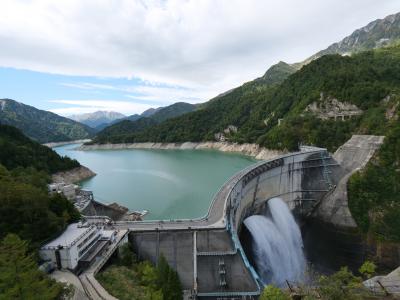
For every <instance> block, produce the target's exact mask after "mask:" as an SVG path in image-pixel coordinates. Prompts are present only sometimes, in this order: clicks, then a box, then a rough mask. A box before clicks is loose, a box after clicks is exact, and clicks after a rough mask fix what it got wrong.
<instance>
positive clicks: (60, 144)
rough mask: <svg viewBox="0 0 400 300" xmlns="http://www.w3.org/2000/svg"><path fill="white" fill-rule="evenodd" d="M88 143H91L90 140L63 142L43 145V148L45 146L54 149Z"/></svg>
mask: <svg viewBox="0 0 400 300" xmlns="http://www.w3.org/2000/svg"><path fill="white" fill-rule="evenodd" d="M90 141H91V140H90V139H85V140H74V141H65V142H52V143H46V144H43V146H47V147H49V148H54V147H59V146H64V145H70V144H83V143H87V142H90Z"/></svg>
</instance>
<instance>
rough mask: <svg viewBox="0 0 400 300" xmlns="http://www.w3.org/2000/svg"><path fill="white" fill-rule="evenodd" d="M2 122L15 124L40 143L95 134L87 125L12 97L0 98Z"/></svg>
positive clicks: (87, 136) (76, 138)
mask: <svg viewBox="0 0 400 300" xmlns="http://www.w3.org/2000/svg"><path fill="white" fill-rule="evenodd" d="M0 124H7V125H12V126H15V127H17V128H19V129H20V130H21V131H22V132H23V133H24V134H25V135H26V136H29V137H30V138H32V139H34V140H36V141H38V142H40V143H47V142H61V141H70V140H79V139H85V138H89V137H91V136H92V135H93V134H94V129H92V128H90V127H88V126H86V125H83V124H81V123H78V122H75V121H73V120H70V119H68V118H64V117H61V116H59V115H56V114H54V113H52V112H48V111H44V110H40V109H36V108H34V107H32V106H29V105H25V104H22V103H20V102H17V101H14V100H11V99H0Z"/></svg>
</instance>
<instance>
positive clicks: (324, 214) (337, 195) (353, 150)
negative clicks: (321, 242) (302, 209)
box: [313, 135, 384, 228]
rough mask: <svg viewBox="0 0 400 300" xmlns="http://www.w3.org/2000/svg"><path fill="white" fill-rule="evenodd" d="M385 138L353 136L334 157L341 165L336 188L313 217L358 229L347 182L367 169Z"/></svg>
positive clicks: (322, 202) (321, 203) (326, 197)
mask: <svg viewBox="0 0 400 300" xmlns="http://www.w3.org/2000/svg"><path fill="white" fill-rule="evenodd" d="M383 139H384V137H383V136H371V135H353V136H352V137H351V139H350V140H348V141H347V142H346V143H345V144H344V145H342V146H341V147H339V149H338V150H337V151H336V152H335V154H334V155H333V158H334V159H335V160H336V161H337V162H338V163H339V164H340V167H341V170H340V172H341V173H340V174H337V177H339V178H340V180H339V182H338V183H337V184H336V188H335V189H334V190H332V191H331V192H330V193H328V194H327V195H326V196H325V197H324V199H323V200H322V201H321V202H320V203H319V205H318V208H317V209H316V210H315V211H314V212H313V217H315V218H317V219H320V220H322V221H324V222H327V223H331V224H333V225H336V226H342V227H350V228H356V227H357V225H356V223H355V221H354V219H353V217H352V216H351V213H350V210H349V207H348V198H347V182H348V180H349V178H350V177H351V175H353V174H354V173H355V172H357V171H358V170H360V169H362V168H363V167H365V165H366V164H367V163H368V161H369V160H370V159H371V157H372V156H373V155H374V153H375V151H376V150H377V149H378V148H379V147H380V146H381V145H382V143H383Z"/></svg>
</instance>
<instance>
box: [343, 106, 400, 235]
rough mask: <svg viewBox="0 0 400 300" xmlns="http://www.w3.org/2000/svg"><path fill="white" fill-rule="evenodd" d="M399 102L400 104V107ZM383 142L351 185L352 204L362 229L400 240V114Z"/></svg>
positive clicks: (349, 186)
mask: <svg viewBox="0 0 400 300" xmlns="http://www.w3.org/2000/svg"><path fill="white" fill-rule="evenodd" d="M398 103H399V102H397V106H398ZM394 116H395V117H394V118H393V120H392V124H391V126H390V128H389V129H388V131H387V133H386V138H385V141H384V144H383V145H382V147H381V148H380V150H379V151H378V152H377V153H376V155H375V156H374V157H373V159H372V160H371V161H370V162H369V163H368V165H367V167H366V168H365V169H364V170H362V171H360V172H358V173H356V174H355V175H353V176H352V178H351V179H350V181H349V184H348V195H349V206H350V210H351V213H352V215H353V218H354V219H355V220H356V222H357V225H358V226H359V228H360V229H361V230H362V231H363V232H365V233H367V234H370V235H372V236H373V237H374V238H375V239H377V240H379V241H395V242H400V217H399V216H400V122H399V121H398V119H399V117H400V113H399V110H397V112H396V114H395V115H394Z"/></svg>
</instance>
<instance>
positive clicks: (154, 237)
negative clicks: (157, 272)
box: [114, 143, 375, 299]
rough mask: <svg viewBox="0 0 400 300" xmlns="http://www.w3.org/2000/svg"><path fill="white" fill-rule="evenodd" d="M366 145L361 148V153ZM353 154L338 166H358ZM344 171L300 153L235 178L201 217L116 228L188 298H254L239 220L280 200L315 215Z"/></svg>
mask: <svg viewBox="0 0 400 300" xmlns="http://www.w3.org/2000/svg"><path fill="white" fill-rule="evenodd" d="M367 144H368V143H367ZM367 144H362V145H361V146H360V147H359V148H360V149H361V148H363V149H364V150H362V151H364V152H365V147H367V146H368V145H369V144H368V145H367ZM366 145H367V146H366ZM353 146H354V145H353ZM351 149H352V150H351V153H352V158H350V159H344V157H346V155H347V154H346V153H347V152H348V151H349V149H348V148H345V151H344V152H343V153H342V154H340V153H339V154H338V155H335V156H337V157H339V161H342V162H346V161H347V162H349V161H352V160H357V155H354V153H355V152H354V151H357V146H354V147H352V148H351ZM374 149H375V148H374ZM355 167H357V166H355ZM353 169H354V168H353ZM349 172H352V169H351V168H350V167H349V164H348V163H346V164H344V167H342V166H341V165H340V164H339V163H338V161H337V160H335V159H334V158H333V157H332V156H331V155H330V154H329V153H328V152H327V151H326V149H321V148H314V147H305V148H303V149H302V151H301V152H297V153H291V154H287V155H283V156H279V157H276V158H274V159H271V160H268V161H263V162H259V163H257V164H255V165H253V166H250V167H248V168H246V169H244V170H242V171H240V172H239V173H237V174H235V175H234V176H233V177H232V178H231V179H229V180H228V181H227V182H226V183H225V184H224V185H223V186H222V187H221V189H220V190H219V191H218V192H217V193H216V195H215V197H214V198H213V201H212V204H211V206H210V208H209V211H208V213H207V214H206V216H204V217H203V218H199V219H191V220H168V221H143V222H128V221H125V222H115V224H114V226H115V227H116V228H119V229H128V230H129V239H130V242H131V244H132V245H133V248H134V250H135V252H136V253H137V255H138V257H139V258H141V259H148V260H150V261H152V262H153V263H155V264H156V263H157V261H158V258H159V257H160V255H161V254H162V255H164V256H165V258H166V259H167V261H168V263H169V264H170V265H171V266H172V267H173V268H174V269H175V270H176V271H177V272H178V274H179V276H180V279H181V281H182V285H183V289H184V290H185V292H186V293H187V294H191V295H193V296H196V297H197V298H199V299H253V298H257V296H258V295H259V294H260V292H261V289H262V286H263V283H262V282H261V280H260V278H259V276H258V274H257V272H256V270H255V269H254V268H253V267H252V265H251V264H250V263H249V260H248V258H247V257H246V254H245V252H244V250H243V248H242V245H241V243H240V241H239V234H240V231H241V230H242V223H243V220H244V219H245V218H246V217H248V216H250V215H253V214H257V213H261V212H262V211H263V210H264V209H265V206H266V203H267V202H268V200H269V199H271V198H274V197H280V198H282V199H283V200H284V201H285V202H286V203H287V204H288V206H289V207H290V209H291V210H292V212H293V213H294V214H295V216H297V217H299V218H307V217H309V216H314V217H315V212H316V211H317V210H318V212H320V213H321V211H322V210H321V208H323V207H325V206H324V205H321V203H324V202H326V201H328V203H330V204H331V203H332V199H331V197H330V198H329V195H332V194H333V192H334V191H335V189H336V187H337V185H338V184H339V183H340V180H341V179H342V178H343V177H345V176H346V175H347V174H349ZM326 199H327V200H326ZM321 217H324V215H323V213H322V215H321Z"/></svg>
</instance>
